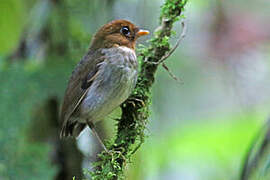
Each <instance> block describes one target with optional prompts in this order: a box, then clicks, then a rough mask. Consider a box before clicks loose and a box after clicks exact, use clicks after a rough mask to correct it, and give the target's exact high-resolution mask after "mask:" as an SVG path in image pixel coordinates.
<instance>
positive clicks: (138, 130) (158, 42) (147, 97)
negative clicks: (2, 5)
mask: <svg viewBox="0 0 270 180" xmlns="http://www.w3.org/2000/svg"><path fill="white" fill-rule="evenodd" d="M186 3H187V0H166V1H165V3H164V5H163V6H162V7H161V16H160V26H159V27H158V28H157V30H156V32H155V35H154V37H153V38H152V39H151V40H150V45H149V47H144V48H142V49H140V56H139V57H138V58H139V60H140V74H139V77H138V81H137V84H136V87H135V90H134V92H133V93H132V95H131V96H130V97H129V99H128V100H126V101H125V103H123V104H122V106H121V109H122V116H121V118H120V119H119V120H118V123H117V135H116V138H115V140H114V142H112V143H111V144H110V145H109V146H108V149H109V150H110V153H109V154H108V153H106V152H102V153H101V154H100V155H99V158H100V159H99V161H98V162H96V163H95V168H96V169H95V170H94V171H93V172H91V173H90V174H91V177H92V179H94V180H112V179H123V174H124V173H123V172H124V168H125V165H126V163H127V162H128V161H129V160H130V157H131V155H132V154H133V153H134V152H136V151H137V149H138V148H139V147H140V145H141V144H142V143H143V142H144V138H145V134H144V132H145V128H146V124H147V119H148V117H149V105H150V102H151V92H150V90H151V87H152V85H153V83H154V80H155V73H156V70H157V68H158V66H159V63H153V62H159V61H160V60H161V59H162V57H164V56H166V54H167V53H169V52H170V49H171V48H170V43H169V39H170V37H171V35H172V27H173V24H174V23H175V22H176V21H178V20H179V19H180V18H181V17H182V12H183V10H184V6H185V5H186ZM151 62H152V63H151Z"/></svg>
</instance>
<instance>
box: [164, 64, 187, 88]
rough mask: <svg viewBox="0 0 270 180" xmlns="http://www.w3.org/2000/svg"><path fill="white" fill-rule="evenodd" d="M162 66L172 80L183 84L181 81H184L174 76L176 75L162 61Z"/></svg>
mask: <svg viewBox="0 0 270 180" xmlns="http://www.w3.org/2000/svg"><path fill="white" fill-rule="evenodd" d="M162 67H163V68H164V69H165V70H166V71H167V72H168V73H169V75H170V76H171V77H172V78H173V79H174V80H176V81H177V82H178V83H180V84H183V83H184V82H183V80H182V79H180V78H178V77H176V76H175V75H174V74H173V72H172V71H171V70H170V69H169V68H168V66H167V65H166V64H165V63H164V62H163V63H162Z"/></svg>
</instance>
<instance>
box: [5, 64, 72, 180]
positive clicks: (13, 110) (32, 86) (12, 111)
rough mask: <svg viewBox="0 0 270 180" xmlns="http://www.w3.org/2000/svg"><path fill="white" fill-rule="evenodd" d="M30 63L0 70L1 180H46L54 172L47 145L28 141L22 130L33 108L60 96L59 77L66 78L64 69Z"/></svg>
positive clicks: (62, 83) (62, 66)
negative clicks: (46, 100)
mask: <svg viewBox="0 0 270 180" xmlns="http://www.w3.org/2000/svg"><path fill="white" fill-rule="evenodd" d="M30 64H32V63H30ZM30 64H28V63H26V64H22V63H16V64H13V65H11V66H9V67H8V68H7V66H2V68H1V70H0V77H1V79H0V84H1V88H0V99H1V103H0V113H1V121H0V126H1V131H0V147H1V148H0V177H1V179H29V180H35V179H41V180H42V179H44V180H47V179H52V178H53V176H54V173H55V170H56V169H55V167H51V162H50V161H49V158H48V156H49V152H50V146H49V145H48V144H47V143H37V142H32V141H29V138H28V136H27V134H26V130H27V129H28V127H29V125H30V124H29V123H30V119H31V113H32V110H33V109H32V108H33V107H34V106H36V105H39V104H40V103H41V102H43V101H44V100H45V99H46V98H48V97H49V96H51V95H55V96H61V94H62V91H63V90H64V89H63V87H64V83H65V81H66V79H64V78H61V77H67V74H66V70H65V68H67V66H64V65H63V64H59V65H58V66H57V65H56V64H54V65H53V66H51V65H48V68H42V67H40V66H33V65H30ZM52 87H53V88H52ZM37 130H38V131H43V130H42V129H37Z"/></svg>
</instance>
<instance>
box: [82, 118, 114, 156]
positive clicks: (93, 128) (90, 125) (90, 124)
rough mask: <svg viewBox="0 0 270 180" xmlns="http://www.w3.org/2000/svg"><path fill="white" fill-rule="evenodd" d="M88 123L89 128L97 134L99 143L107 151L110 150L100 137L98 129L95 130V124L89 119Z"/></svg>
mask: <svg viewBox="0 0 270 180" xmlns="http://www.w3.org/2000/svg"><path fill="white" fill-rule="evenodd" d="M86 123H87V125H88V126H89V128H90V129H91V130H92V132H93V134H94V135H95V136H96V138H97V139H98V141H99V143H100V144H101V146H102V147H103V149H104V150H105V151H106V152H109V151H108V149H107V148H106V146H105V145H104V143H103V142H102V140H101V139H100V137H99V135H98V133H97V131H96V130H95V125H94V124H93V123H92V122H90V121H89V120H88V119H87V120H86Z"/></svg>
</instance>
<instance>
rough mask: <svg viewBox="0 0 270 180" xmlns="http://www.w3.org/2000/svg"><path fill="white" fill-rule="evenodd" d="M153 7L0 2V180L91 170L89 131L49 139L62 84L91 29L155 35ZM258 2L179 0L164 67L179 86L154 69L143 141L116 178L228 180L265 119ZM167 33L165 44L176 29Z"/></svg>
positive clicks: (267, 92)
mask: <svg viewBox="0 0 270 180" xmlns="http://www.w3.org/2000/svg"><path fill="white" fill-rule="evenodd" d="M162 3H163V1H162V0H137V1H135V0H63V1H62V0H23V1H22V0H1V2H0V101H1V102H0V179H1V180H17V179H20V180H22V179H27V180H32V179H33V180H36V179H40V180H42V179H44V180H49V179H57V180H61V179H63V180H65V179H72V177H73V176H76V179H82V178H83V172H84V171H87V170H91V163H92V162H94V161H95V160H96V153H98V152H99V151H100V147H99V145H98V143H96V140H95V138H93V136H92V135H91V132H90V131H89V130H86V131H84V132H83V134H82V135H81V136H80V138H79V139H78V140H77V141H76V140H66V141H60V140H59V138H58V137H59V136H58V134H59V123H58V113H59V107H60V105H61V100H62V98H63V93H64V90H65V87H66V84H67V80H68V78H69V76H70V73H71V71H72V69H73V67H74V66H75V65H76V63H77V62H78V61H79V60H80V58H81V57H82V56H83V54H84V53H85V52H86V51H87V48H88V46H89V42H90V40H91V37H92V35H93V33H95V32H96V30H97V29H98V28H99V27H100V26H101V25H103V24H105V23H107V22H108V21H110V20H113V19H118V18H124V19H128V20H130V21H132V22H134V23H136V24H138V25H139V26H141V27H144V28H146V29H149V30H150V31H151V32H154V30H155V28H156V27H157V25H158V21H159V13H160V6H161V5H162ZM269 7H270V2H269V1H268V0H256V1H254V0H234V1H225V0H223V1H221V0H204V1H200V0H192V1H189V2H188V4H187V6H186V11H185V16H186V19H185V21H186V24H187V26H188V28H187V29H188V31H187V33H186V38H185V39H184V40H183V41H182V43H181V45H180V46H179V48H178V49H177V51H176V52H175V53H174V54H173V55H172V56H171V57H170V58H169V59H168V60H167V62H166V63H167V65H168V67H169V68H170V70H171V71H172V72H173V73H174V74H175V75H176V76H177V77H179V78H180V79H181V82H180V83H179V82H176V81H175V80H173V79H172V78H171V77H170V76H169V75H168V73H167V72H166V71H165V70H164V69H162V68H159V70H158V73H157V76H156V82H155V85H154V87H153V89H152V92H153V100H152V105H151V117H150V120H149V126H148V130H147V135H148V138H147V139H146V142H145V143H144V144H143V146H142V147H141V148H140V150H139V151H138V152H137V153H136V155H135V157H134V159H132V163H131V164H130V165H129V166H128V168H127V172H126V179H128V180H167V179H172V180H178V179H185V180H235V179H238V178H239V176H240V172H241V169H242V166H243V160H244V158H245V155H246V153H247V151H248V149H249V147H250V144H251V142H252V140H253V139H254V137H255V136H256V134H258V132H260V130H261V127H263V126H264V124H265V122H266V121H267V118H268V116H269V115H270V109H269V107H270V61H269V60H270V23H269V22H270V13H269ZM175 31H176V34H175V36H174V37H173V38H172V40H171V42H172V44H174V42H175V41H176V40H177V38H178V36H179V34H180V33H181V26H180V23H178V24H177V25H176V26H175ZM149 38H150V37H149V36H148V37H145V38H144V39H141V40H140V42H139V43H142V44H144V45H147V39H149ZM120 113H121V112H120V110H119V109H117V110H116V111H115V112H113V113H112V114H111V115H110V116H109V117H108V118H107V120H106V121H103V122H102V123H100V124H99V125H98V129H99V130H98V131H99V132H100V134H102V137H103V138H105V139H110V138H112V137H113V135H114V132H115V121H114V120H113V119H115V118H116V117H117V116H119V114H120ZM266 167H269V164H268V166H266ZM86 176H87V175H86Z"/></svg>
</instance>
